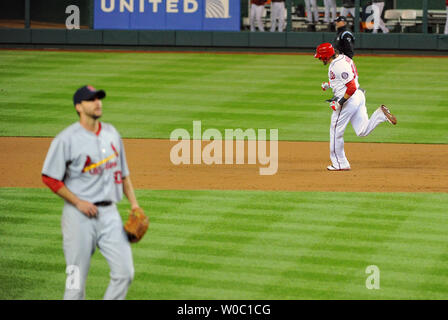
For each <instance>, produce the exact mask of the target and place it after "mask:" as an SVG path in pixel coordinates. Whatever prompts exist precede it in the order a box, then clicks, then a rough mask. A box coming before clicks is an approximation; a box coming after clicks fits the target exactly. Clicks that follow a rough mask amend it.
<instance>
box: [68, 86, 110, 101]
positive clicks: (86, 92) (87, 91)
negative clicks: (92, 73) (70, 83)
mask: <svg viewBox="0 0 448 320" xmlns="http://www.w3.org/2000/svg"><path fill="white" fill-rule="evenodd" d="M105 97H106V92H105V91H104V90H96V89H95V88H94V87H92V86H84V87H81V88H79V89H78V90H76V92H75V94H74V95H73V104H74V105H75V106H76V105H77V104H78V103H81V101H84V100H92V99H94V98H98V99H104V98H105Z"/></svg>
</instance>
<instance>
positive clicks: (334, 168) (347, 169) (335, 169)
mask: <svg viewBox="0 0 448 320" xmlns="http://www.w3.org/2000/svg"><path fill="white" fill-rule="evenodd" d="M327 170H328V171H350V168H343V169H338V168H336V167H333V166H332V165H329V166H328V167H327Z"/></svg>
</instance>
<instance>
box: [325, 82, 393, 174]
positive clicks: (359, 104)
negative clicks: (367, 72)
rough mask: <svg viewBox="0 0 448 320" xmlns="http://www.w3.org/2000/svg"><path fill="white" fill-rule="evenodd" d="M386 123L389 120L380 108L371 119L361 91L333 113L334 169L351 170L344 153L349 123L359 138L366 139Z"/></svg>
mask: <svg viewBox="0 0 448 320" xmlns="http://www.w3.org/2000/svg"><path fill="white" fill-rule="evenodd" d="M385 121H387V118H386V116H385V114H384V113H383V111H382V110H381V109H380V108H378V109H377V110H376V111H375V112H374V113H373V114H372V116H371V117H370V119H369V116H368V115H367V108H366V98H365V96H364V93H363V92H362V91H361V90H356V92H355V93H354V94H353V95H352V96H351V97H350V98H349V99H348V100H347V102H346V103H345V104H344V106H343V107H342V109H339V110H337V111H333V114H332V115H331V126H330V159H331V163H332V165H333V167H335V168H337V169H347V168H350V163H349V162H348V160H347V157H346V156H345V151H344V132H345V128H346V127H347V125H348V123H349V122H351V123H352V126H353V129H354V130H355V133H356V135H357V136H358V137H365V136H367V135H369V134H370V133H371V132H372V131H373V130H374V129H375V128H376V126H378V125H379V124H380V123H381V122H385Z"/></svg>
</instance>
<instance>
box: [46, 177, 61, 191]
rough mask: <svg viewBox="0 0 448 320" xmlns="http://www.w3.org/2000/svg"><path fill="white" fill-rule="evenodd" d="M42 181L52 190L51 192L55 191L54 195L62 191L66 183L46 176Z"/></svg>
mask: <svg viewBox="0 0 448 320" xmlns="http://www.w3.org/2000/svg"><path fill="white" fill-rule="evenodd" d="M42 181H43V183H45V184H46V185H47V186H48V187H49V188H50V189H51V191H53V192H54V193H57V192H58V190H59V189H61V188H62V187H63V186H64V182H62V181H60V180H56V179H53V178H51V177H49V176H46V175H44V174H43V175H42Z"/></svg>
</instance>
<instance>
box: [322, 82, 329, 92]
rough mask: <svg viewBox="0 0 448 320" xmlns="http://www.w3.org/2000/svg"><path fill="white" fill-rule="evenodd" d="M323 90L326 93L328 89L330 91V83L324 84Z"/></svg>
mask: <svg viewBox="0 0 448 320" xmlns="http://www.w3.org/2000/svg"><path fill="white" fill-rule="evenodd" d="M321 87H322V90H324V91H326V90H328V89H330V83H329V82H322V85H321Z"/></svg>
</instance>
